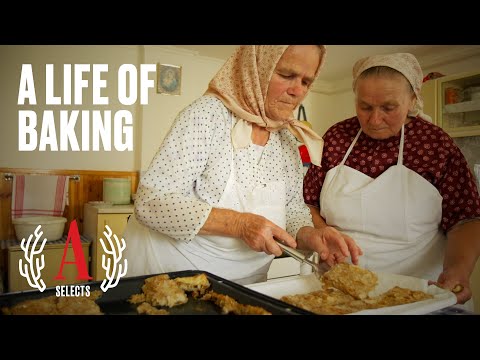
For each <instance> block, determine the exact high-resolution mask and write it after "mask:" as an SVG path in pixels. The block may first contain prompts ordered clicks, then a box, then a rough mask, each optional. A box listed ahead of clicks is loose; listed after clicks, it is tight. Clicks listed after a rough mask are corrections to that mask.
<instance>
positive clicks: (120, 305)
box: [0, 270, 311, 315]
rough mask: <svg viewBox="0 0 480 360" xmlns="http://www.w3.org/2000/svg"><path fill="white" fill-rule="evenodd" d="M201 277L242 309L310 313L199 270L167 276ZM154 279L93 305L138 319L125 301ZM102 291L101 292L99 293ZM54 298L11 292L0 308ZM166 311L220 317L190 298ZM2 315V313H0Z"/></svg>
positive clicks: (131, 281) (128, 284)
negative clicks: (251, 306)
mask: <svg viewBox="0 0 480 360" xmlns="http://www.w3.org/2000/svg"><path fill="white" fill-rule="evenodd" d="M201 273H204V274H205V275H206V276H207V278H208V280H209V281H210V284H211V289H212V290H214V291H215V292H217V293H219V294H224V295H228V296H230V297H232V298H234V299H235V300H236V301H237V302H239V303H240V304H244V305H253V306H260V307H262V308H264V309H265V310H267V311H269V312H271V313H272V314H273V315H309V314H310V315H311V313H310V312H308V311H305V310H303V309H299V308H297V307H294V306H291V305H288V304H286V303H284V302H282V301H279V300H277V299H274V298H272V297H269V296H266V295H264V294H261V293H259V292H256V291H253V290H250V289H248V288H247V287H245V286H242V285H239V284H236V283H234V282H232V281H229V280H226V279H223V278H221V277H219V276H216V275H214V274H211V273H209V272H206V271H201V270H186V271H178V272H171V273H168V275H169V276H170V278H171V279H174V278H177V277H187V276H194V275H198V274H201ZM155 275H159V274H154V275H144V276H136V277H130V278H124V279H121V280H120V281H119V283H118V285H117V286H116V287H114V288H113V289H108V291H106V292H105V293H103V294H102V296H101V297H100V298H99V299H98V300H97V301H96V303H97V304H98V305H99V306H100V309H101V311H102V312H103V313H104V314H105V315H138V313H137V305H135V304H130V303H129V302H128V301H127V300H128V298H129V297H130V296H131V295H133V294H139V293H141V292H142V285H143V284H144V280H145V279H146V278H148V277H152V276H155ZM101 284H102V282H101V281H94V282H88V283H83V284H75V285H89V286H90V291H94V290H100V285H101ZM100 291H101V290H100ZM52 295H56V290H55V287H51V288H47V289H45V291H43V292H40V291H38V290H31V291H22V292H13V293H7V294H4V295H0V308H1V307H4V306H8V307H11V306H13V305H15V304H17V303H19V302H22V301H25V300H31V299H40V298H43V297H47V296H52ZM162 308H164V309H167V310H168V311H169V313H170V315H222V314H221V309H220V307H219V306H217V305H215V304H214V303H213V302H212V301H204V300H197V299H193V298H192V297H190V296H189V300H188V302H187V303H186V304H183V305H179V306H174V307H172V308H168V307H162ZM0 315H1V312H0Z"/></svg>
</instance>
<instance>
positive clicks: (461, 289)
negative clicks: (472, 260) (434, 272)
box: [428, 267, 472, 304]
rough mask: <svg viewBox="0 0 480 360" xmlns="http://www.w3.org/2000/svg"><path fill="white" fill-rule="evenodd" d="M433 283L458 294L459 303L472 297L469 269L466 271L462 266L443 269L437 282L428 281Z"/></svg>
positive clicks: (430, 283) (429, 283)
mask: <svg viewBox="0 0 480 360" xmlns="http://www.w3.org/2000/svg"><path fill="white" fill-rule="evenodd" d="M432 284H434V285H437V286H438V287H441V288H442V289H446V290H450V291H452V292H454V293H455V295H456V296H457V304H464V303H466V302H467V301H468V300H470V298H471V297H472V290H471V289H470V281H469V275H468V271H467V272H466V271H465V270H464V269H462V268H461V267H452V268H449V269H445V270H443V272H442V273H441V274H440V276H439V277H438V280H437V281H436V282H435V281H429V282H428V285H432Z"/></svg>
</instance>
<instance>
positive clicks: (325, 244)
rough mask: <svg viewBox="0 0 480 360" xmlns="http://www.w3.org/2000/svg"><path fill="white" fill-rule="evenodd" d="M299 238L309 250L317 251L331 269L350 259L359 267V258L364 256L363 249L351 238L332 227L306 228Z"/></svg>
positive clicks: (299, 234) (301, 231)
mask: <svg viewBox="0 0 480 360" xmlns="http://www.w3.org/2000/svg"><path fill="white" fill-rule="evenodd" d="M299 236H300V238H301V239H302V242H303V243H305V244H306V245H307V247H308V248H309V250H312V251H316V252H317V253H318V255H319V256H320V259H321V260H322V261H325V262H326V263H327V264H328V265H329V266H330V267H331V266H333V265H335V264H338V263H341V262H344V261H345V260H346V259H347V258H348V257H351V259H352V263H353V264H355V265H357V264H358V257H359V256H360V255H363V252H362V249H360V247H359V246H358V245H357V244H356V243H355V241H354V240H353V239H352V238H351V237H350V236H348V235H345V234H343V233H341V232H340V231H338V230H337V229H335V228H333V227H331V226H326V227H324V228H322V229H316V228H313V227H309V226H306V227H303V228H301V229H300V231H299V232H298V234H297V239H300V238H299Z"/></svg>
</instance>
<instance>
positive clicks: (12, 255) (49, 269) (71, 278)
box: [8, 239, 90, 292]
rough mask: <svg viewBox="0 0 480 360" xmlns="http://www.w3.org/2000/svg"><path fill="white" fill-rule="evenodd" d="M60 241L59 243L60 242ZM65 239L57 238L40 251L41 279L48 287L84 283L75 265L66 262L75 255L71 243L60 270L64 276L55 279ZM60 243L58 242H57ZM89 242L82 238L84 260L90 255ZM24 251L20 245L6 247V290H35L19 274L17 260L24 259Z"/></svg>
mask: <svg viewBox="0 0 480 360" xmlns="http://www.w3.org/2000/svg"><path fill="white" fill-rule="evenodd" d="M60 242H61V243H60ZM65 242H66V239H63V240H62V241H61V240H57V241H55V244H49V243H48V242H47V243H46V244H45V247H44V249H43V251H42V255H43V256H44V261H45V267H44V268H43V269H42V271H41V279H42V280H43V281H44V282H45V285H46V286H47V288H48V287H52V286H57V285H69V284H78V283H85V282H86V281H85V280H79V279H77V275H78V270H77V267H76V265H74V264H68V262H71V263H74V262H75V256H74V253H73V248H72V244H71V243H70V244H69V247H68V250H67V254H66V256H65V262H66V263H65V264H64V267H63V270H62V275H63V276H64V277H65V279H64V280H55V277H56V276H57V275H58V272H59V271H60V265H61V261H62V258H63V253H64V249H65ZM59 243H60V244H59ZM89 248H90V242H87V241H85V240H82V251H83V256H84V258H85V261H87V263H88V260H89V256H90V249H89ZM24 255H25V253H24V251H23V250H22V249H21V247H20V245H17V246H11V247H9V248H8V291H9V292H15V291H25V290H36V289H34V288H32V287H31V286H30V285H29V284H28V281H27V279H26V278H25V277H23V276H22V275H21V274H20V270H19V268H18V263H19V260H20V259H22V260H23V261H25V259H24Z"/></svg>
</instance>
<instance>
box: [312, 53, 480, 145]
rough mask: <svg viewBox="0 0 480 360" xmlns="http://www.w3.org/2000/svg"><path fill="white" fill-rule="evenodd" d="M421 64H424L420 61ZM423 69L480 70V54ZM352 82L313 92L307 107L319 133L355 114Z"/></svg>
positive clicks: (320, 77) (347, 80)
mask: <svg viewBox="0 0 480 360" xmlns="http://www.w3.org/2000/svg"><path fill="white" fill-rule="evenodd" d="M327 61H334V59H328V60H327ZM354 62H355V60H354V59H352V67H353V64H354ZM440 62H441V60H437V63H439V64H440ZM420 65H422V64H421V63H420ZM422 69H423V73H424V75H427V74H428V73H430V72H434V71H436V72H440V73H442V74H444V75H453V74H458V73H462V72H470V71H478V70H480V56H470V57H468V58H466V59H463V60H459V61H455V62H450V63H448V64H441V65H438V66H435V67H433V68H432V67H423V66H422ZM321 79H322V74H321V73H320V76H319V80H321ZM351 84H352V78H351V77H349V78H346V79H343V80H341V81H339V82H338V83H337V84H331V86H330V88H327V89H326V90H325V91H324V90H322V89H320V90H318V91H317V92H314V93H312V99H314V101H312V104H311V106H310V107H309V108H307V112H308V113H309V114H308V115H309V121H310V122H311V123H312V125H313V128H314V129H315V130H316V131H317V132H318V133H319V134H322V135H323V134H324V133H325V131H326V130H328V128H329V127H330V126H331V125H333V124H335V123H337V122H339V121H342V120H344V119H347V118H349V117H352V116H355V103H354V100H355V98H354V95H353V91H352V88H351ZM314 91H315V90H314ZM310 119H311V120H310Z"/></svg>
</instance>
